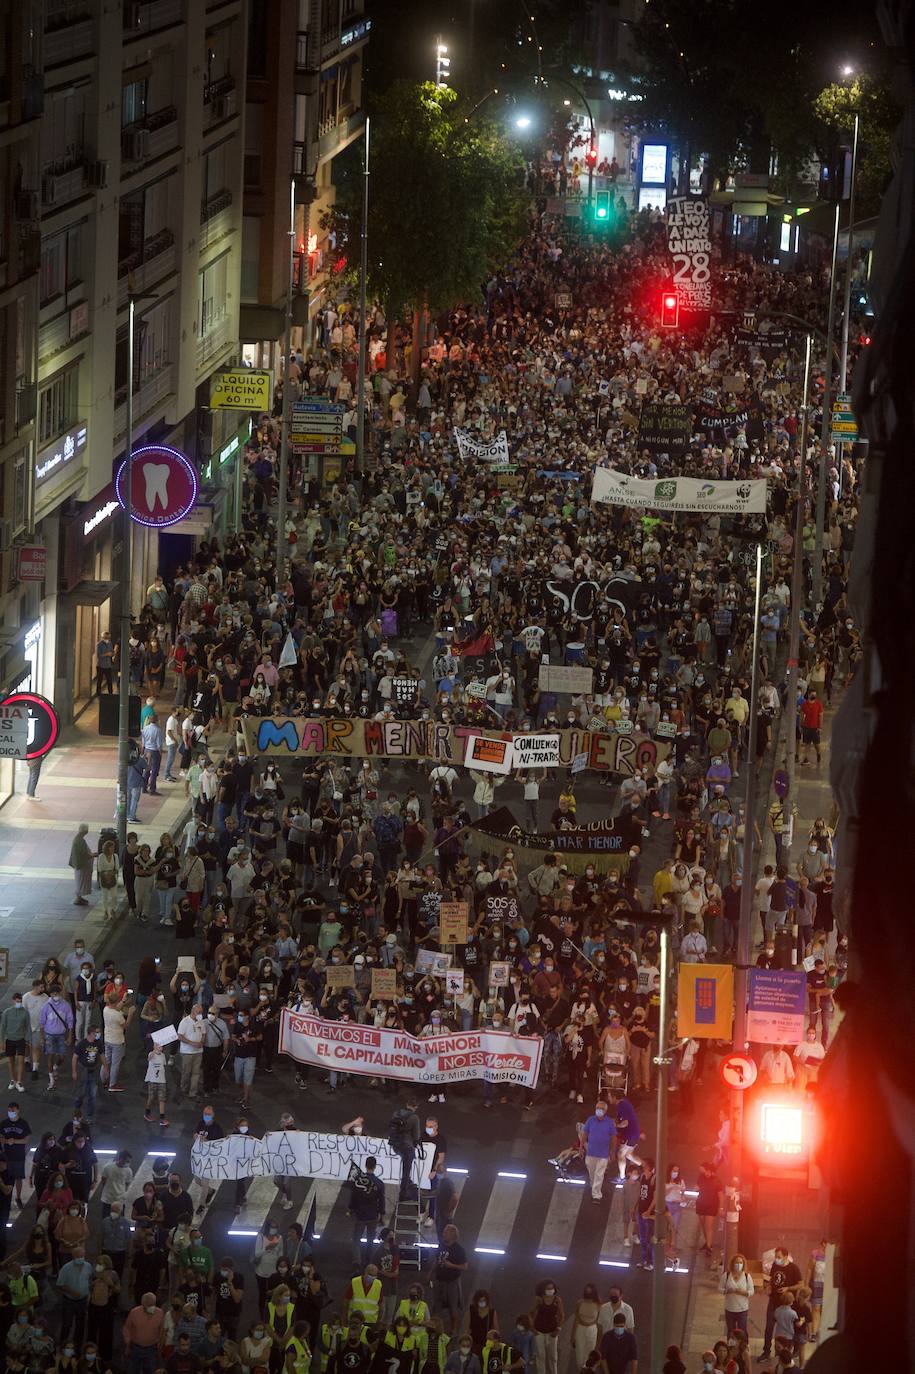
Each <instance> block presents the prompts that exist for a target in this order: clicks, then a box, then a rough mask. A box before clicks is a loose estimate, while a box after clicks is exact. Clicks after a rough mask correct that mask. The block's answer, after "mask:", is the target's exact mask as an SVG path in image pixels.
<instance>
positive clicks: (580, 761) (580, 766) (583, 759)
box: [572, 754, 588, 774]
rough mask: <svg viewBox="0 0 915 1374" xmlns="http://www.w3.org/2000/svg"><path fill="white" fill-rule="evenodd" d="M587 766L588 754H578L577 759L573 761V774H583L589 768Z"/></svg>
mask: <svg viewBox="0 0 915 1374" xmlns="http://www.w3.org/2000/svg"><path fill="white" fill-rule="evenodd" d="M587 766H588V756H587V754H576V755H575V757H574V759H573V760H572V772H573V774H577V773H583V772H584V771H585V769H586V768H587Z"/></svg>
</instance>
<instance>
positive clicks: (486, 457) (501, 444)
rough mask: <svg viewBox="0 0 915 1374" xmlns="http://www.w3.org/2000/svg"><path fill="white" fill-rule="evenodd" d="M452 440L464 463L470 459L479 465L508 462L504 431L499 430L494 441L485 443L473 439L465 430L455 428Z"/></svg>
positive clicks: (506, 438) (506, 441) (506, 439)
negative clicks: (453, 439)
mask: <svg viewBox="0 0 915 1374" xmlns="http://www.w3.org/2000/svg"><path fill="white" fill-rule="evenodd" d="M454 438H455V442H456V443H457V446H458V453H459V454H460V455H461V457H462V458H463V459H464V460H465V461H466V460H467V459H468V458H472V459H474V460H475V461H476V462H479V463H507V462H508V435H507V434H506V433H505V430H504V429H500V430H499V433H498V434H497V435H496V437H495V438H494V439H491V440H490V441H489V442H485V443H483V442H481V441H480V440H479V439H474V438H473V436H472V435H471V434H469V433H468V431H467V430H466V429H458V428H455V431H454Z"/></svg>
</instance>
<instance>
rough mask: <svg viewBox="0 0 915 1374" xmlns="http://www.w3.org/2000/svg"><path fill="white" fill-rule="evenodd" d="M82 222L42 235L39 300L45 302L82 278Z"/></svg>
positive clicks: (62, 292) (68, 288)
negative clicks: (43, 236)
mask: <svg viewBox="0 0 915 1374" xmlns="http://www.w3.org/2000/svg"><path fill="white" fill-rule="evenodd" d="M82 239H83V226H82V225H81V224H73V225H71V226H70V228H69V229H64V230H62V231H61V232H60V233H59V234H53V235H52V236H51V237H50V238H47V239H44V240H43V241H42V244H41V288H40V289H41V304H42V305H47V304H48V302H49V301H53V300H54V299H55V298H56V297H57V296H62V295H63V294H64V292H65V291H69V290H70V289H71V288H72V287H74V286H76V285H78V283H79V282H81V281H82V279H83V277H82Z"/></svg>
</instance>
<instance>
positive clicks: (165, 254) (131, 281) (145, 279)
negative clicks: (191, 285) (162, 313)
mask: <svg viewBox="0 0 915 1374" xmlns="http://www.w3.org/2000/svg"><path fill="white" fill-rule="evenodd" d="M175 270H176V254H175V236H174V234H173V233H172V231H171V229H163V230H162V232H161V233H159V234H156V235H155V237H154V238H151V239H147V240H146V242H145V243H144V245H143V251H142V252H141V253H132V254H131V255H130V257H129V258H123V259H122V260H121V262H119V263H118V309H119V310H121V309H123V307H124V306H125V305H126V304H127V297H128V294H129V292H130V289H131V286H132V287H133V290H134V291H145V290H146V289H147V288H148V287H150V286H153V285H154V284H155V283H156V282H160V281H163V280H164V279H165V277H169V276H171V274H172V273H173V272H174V271H175Z"/></svg>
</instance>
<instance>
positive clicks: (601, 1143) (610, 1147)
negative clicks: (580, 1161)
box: [580, 1100, 616, 1202]
mask: <svg viewBox="0 0 915 1374" xmlns="http://www.w3.org/2000/svg"><path fill="white" fill-rule="evenodd" d="M580 1139H581V1143H582V1145H583V1147H584V1151H585V1167H586V1169H587V1170H588V1178H589V1179H590V1180H591V1197H592V1198H593V1200H594V1201H595V1202H600V1201H601V1199H602V1197H603V1193H602V1189H603V1183H604V1175H605V1173H606V1172H607V1165H608V1163H609V1161H610V1159H611V1157H612V1156H613V1155H614V1154H615V1152H616V1125H615V1123H614V1121H613V1118H612V1117H611V1115H610V1111H609V1108H608V1106H607V1103H606V1102H604V1101H603V1100H599V1101H598V1102H597V1104H596V1106H595V1108H594V1111H593V1113H592V1114H591V1116H589V1117H588V1119H587V1121H585V1122H584V1124H583V1125H582V1128H581V1131H580Z"/></svg>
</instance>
